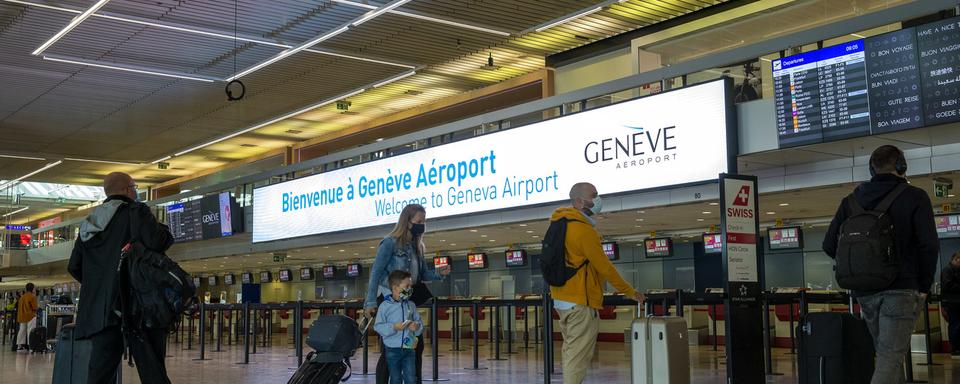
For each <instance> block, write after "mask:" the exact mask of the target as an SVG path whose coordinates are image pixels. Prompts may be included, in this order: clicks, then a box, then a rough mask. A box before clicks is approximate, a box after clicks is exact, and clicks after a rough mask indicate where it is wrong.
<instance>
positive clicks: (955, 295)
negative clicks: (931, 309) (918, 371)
mask: <svg viewBox="0 0 960 384" xmlns="http://www.w3.org/2000/svg"><path fill="white" fill-rule="evenodd" d="M940 292H941V297H942V298H943V301H941V304H940V309H941V310H942V311H943V315H944V318H946V319H947V329H948V330H949V331H948V335H949V337H950V349H951V351H950V357H951V358H953V359H960V252H957V253H954V254H953V257H951V258H950V263H948V264H947V266H946V267H944V268H943V271H940Z"/></svg>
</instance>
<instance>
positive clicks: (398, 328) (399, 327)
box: [393, 323, 403, 331]
mask: <svg viewBox="0 0 960 384" xmlns="http://www.w3.org/2000/svg"><path fill="white" fill-rule="evenodd" d="M393 330H394V331H402V330H403V323H393Z"/></svg>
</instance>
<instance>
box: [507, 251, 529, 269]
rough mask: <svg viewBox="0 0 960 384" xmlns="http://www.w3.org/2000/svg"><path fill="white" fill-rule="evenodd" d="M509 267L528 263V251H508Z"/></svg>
mask: <svg viewBox="0 0 960 384" xmlns="http://www.w3.org/2000/svg"><path fill="white" fill-rule="evenodd" d="M506 258H507V266H508V267H522V266H524V265H527V251H524V250H522V249H521V250H513V251H507V252H506Z"/></svg>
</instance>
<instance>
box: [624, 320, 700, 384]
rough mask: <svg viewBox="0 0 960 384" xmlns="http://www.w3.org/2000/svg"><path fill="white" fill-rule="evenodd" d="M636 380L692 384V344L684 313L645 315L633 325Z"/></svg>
mask: <svg viewBox="0 0 960 384" xmlns="http://www.w3.org/2000/svg"><path fill="white" fill-rule="evenodd" d="M630 328H631V329H630V335H631V340H630V351H631V359H632V363H631V364H630V367H631V368H630V370H631V382H632V383H633V384H689V383H690V349H689V348H690V346H689V345H687V344H688V343H687V322H686V320H684V319H683V318H682V317H676V316H665V317H645V318H639V319H636V320H634V321H633V324H632V325H631V327H630Z"/></svg>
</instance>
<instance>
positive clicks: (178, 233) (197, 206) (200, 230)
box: [167, 192, 243, 242]
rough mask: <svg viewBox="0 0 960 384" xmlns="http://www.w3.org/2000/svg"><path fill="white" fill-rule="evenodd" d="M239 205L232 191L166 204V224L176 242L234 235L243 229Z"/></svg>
mask: <svg viewBox="0 0 960 384" xmlns="http://www.w3.org/2000/svg"><path fill="white" fill-rule="evenodd" d="M242 222H243V217H242V215H241V212H240V206H239V205H238V204H237V201H236V199H234V198H233V196H232V195H230V192H222V193H219V194H216V195H207V196H203V197H202V198H200V199H196V200H190V201H186V202H182V203H176V204H171V205H168V206H167V225H168V226H169V227H170V233H171V234H173V239H174V241H176V242H184V241H192V240H208V239H216V238H220V237H226V236H232V235H233V234H234V233H237V232H240V231H241V230H242V227H241V223H242Z"/></svg>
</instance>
